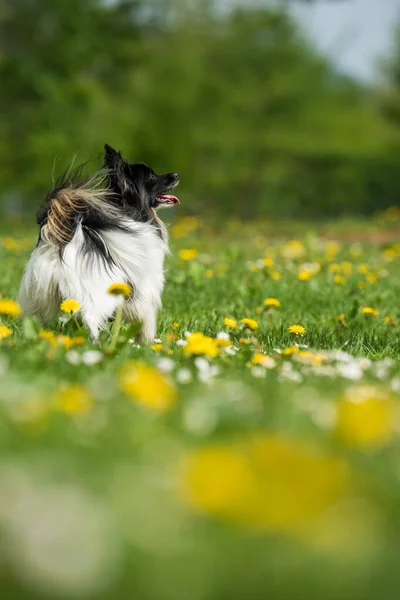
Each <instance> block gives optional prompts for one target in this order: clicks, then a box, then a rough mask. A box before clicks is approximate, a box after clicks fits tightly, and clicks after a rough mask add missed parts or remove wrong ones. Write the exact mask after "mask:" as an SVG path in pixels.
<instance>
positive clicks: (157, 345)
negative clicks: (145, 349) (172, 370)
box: [151, 343, 164, 352]
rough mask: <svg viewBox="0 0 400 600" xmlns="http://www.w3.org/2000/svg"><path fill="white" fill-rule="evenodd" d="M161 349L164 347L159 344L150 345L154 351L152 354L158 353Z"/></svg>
mask: <svg viewBox="0 0 400 600" xmlns="http://www.w3.org/2000/svg"><path fill="white" fill-rule="evenodd" d="M163 348H164V346H163V345H162V344H161V343H157V344H152V345H151V349H152V350H154V352H160V350H162V349H163Z"/></svg>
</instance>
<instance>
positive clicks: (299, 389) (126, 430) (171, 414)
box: [0, 218, 400, 600]
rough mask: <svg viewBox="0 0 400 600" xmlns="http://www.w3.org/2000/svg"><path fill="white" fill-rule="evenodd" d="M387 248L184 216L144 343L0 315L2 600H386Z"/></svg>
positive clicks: (395, 440)
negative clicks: (149, 339)
mask: <svg viewBox="0 0 400 600" xmlns="http://www.w3.org/2000/svg"><path fill="white" fill-rule="evenodd" d="M397 230H398V228H397V225H396V223H395V222H393V223H392V224H390V226H388V224H387V223H376V222H375V223H374V222H370V223H368V224H362V226H359V225H355V226H353V227H351V224H348V223H347V224H345V225H344V226H343V227H340V225H338V224H334V225H333V226H327V225H325V226H324V228H323V236H321V235H320V234H319V232H318V229H316V228H315V227H313V226H307V227H306V226H305V225H302V226H301V227H297V226H296V225H295V224H293V223H292V224H290V223H289V224H284V225H282V226H274V225H273V224H258V225H255V224H252V225H246V226H245V225H243V224H241V223H235V222H233V221H232V222H228V223H227V225H226V227H225V228H224V230H223V231H217V230H215V229H213V228H211V227H210V226H208V225H207V224H205V223H202V222H201V221H199V220H198V219H195V218H186V219H181V220H180V221H177V222H175V223H174V224H173V226H172V228H171V238H172V256H171V257H170V258H169V259H168V263H167V284H166V289H165V292H164V296H163V303H164V306H163V309H162V311H161V313H160V315H159V327H158V335H159V340H158V341H156V342H155V344H153V345H152V346H148V347H138V346H137V344H136V342H135V340H134V335H135V329H134V327H133V328H129V327H128V326H127V325H126V324H124V325H123V327H122V329H121V332H120V335H119V337H118V339H117V344H116V350H115V352H113V353H111V354H110V353H107V352H106V350H107V348H109V347H110V341H111V330H110V331H109V332H105V333H104V334H103V338H102V340H101V343H100V344H99V345H93V344H91V342H90V341H89V340H88V339H87V336H86V332H85V331H84V329H82V328H81V327H80V328H79V329H78V327H77V325H76V320H77V321H78V322H79V313H77V314H76V315H75V316H74V318H68V316H67V315H65V314H62V313H61V312H60V316H63V317H64V318H66V322H63V323H61V322H59V321H58V322H55V323H53V324H51V325H50V326H48V327H47V333H43V330H42V327H43V326H42V325H40V324H39V323H37V322H36V321H34V320H32V319H30V318H29V317H15V318H14V317H9V316H7V315H5V314H3V315H0V317H1V318H0V323H1V324H2V325H5V326H6V327H9V328H10V329H11V330H12V334H11V335H10V336H8V337H5V338H4V339H3V340H1V341H0V376H1V382H2V385H1V388H0V431H1V436H0V448H1V458H0V532H1V533H0V538H1V541H2V548H3V552H2V555H3V558H2V560H3V568H2V578H3V581H2V591H3V597H5V598H13V600H14V599H18V598H28V599H31V598H32V600H33V599H37V598H42V597H43V598H44V597H51V598H54V597H55V596H57V597H58V596H61V597H66V598H69V597H71V598H72V597H74V598H77V597H78V598H96V599H97V598H99V599H103V598H104V599H108V598H110V599H111V598H120V597H125V596H126V595H128V597H135V598H138V599H140V600H142V599H143V600H153V599H154V600H164V599H165V600H180V599H182V600H187V598H190V600H220V599H226V600H228V599H229V600H234V599H236V598H238V599H239V598H240V599H241V598H244V597H249V598H260V600H261V599H264V598H266V597H268V598H271V599H273V600H275V599H276V600H279V599H282V600H283V599H286V598H294V597H297V596H298V597H299V598H302V597H304V598H307V599H313V598H315V599H318V600H320V599H321V598H332V599H334V598H338V597H341V598H345V597H349V598H350V597H351V598H352V599H358V598H359V599H360V600H361V599H362V600H368V599H371V600H372V599H375V598H385V600H386V599H388V598H391V597H393V598H394V597H396V594H397V588H398V584H399V575H398V570H397V568H396V566H395V565H396V562H397V553H398V552H397V549H398V543H399V533H400V530H399V524H400V511H399V509H398V502H399V496H400V482H399V467H398V464H399V458H400V443H399V435H398V434H399V431H400V420H399V417H400V403H399V393H400V369H399V355H400V339H399V328H398V326H397V321H398V319H399V317H400V314H399V312H400V308H399V301H398V299H399V297H400V277H399V263H400V246H399V245H398V243H397V244H396V235H397ZM352 232H353V234H354V236H353V238H352ZM328 238H329V239H328ZM293 240H294V241H293ZM343 240H344V241H343ZM34 243H35V233H34V232H31V231H29V230H24V229H23V228H22V229H21V228H16V230H15V232H14V233H13V235H12V237H6V236H3V237H0V299H1V297H2V298H3V299H15V298H16V294H17V290H18V285H19V281H20V278H21V275H22V271H23V267H24V265H25V263H26V261H27V258H28V256H29V252H30V250H31V248H32V247H33V245H34ZM182 250H184V252H182ZM185 250H195V251H196V252H185ZM186 259H190V260H186ZM266 298H275V299H277V300H278V301H279V303H280V306H279V307H272V308H268V307H267V306H265V305H264V300H265V299H266ZM0 307H1V302H0ZM366 307H368V308H372V309H373V311H375V313H376V314H365V311H364V312H363V309H365V308H366ZM226 318H230V319H233V320H235V321H236V326H235V327H228V326H227V325H226V324H225V322H224V319H226ZM242 319H251V320H254V321H256V324H257V328H256V329H254V330H252V329H250V328H249V327H246V326H245V324H244V323H242V322H241V321H242ZM64 321H65V319H64ZM230 324H231V325H232V324H233V323H230ZM294 324H297V325H301V326H303V327H304V328H305V333H304V335H299V336H295V335H294V334H292V333H290V332H289V327H290V326H292V325H294ZM254 327H255V325H254ZM0 331H1V329H0ZM188 332H190V333H191V334H193V333H197V334H199V333H201V334H203V336H199V335H197V336H196V335H195V336H193V335H192V336H190V335H189V334H188ZM188 335H189V337H188ZM204 336H205V337H204ZM228 336H229V337H228ZM187 343H188V345H186V346H185V344H187Z"/></svg>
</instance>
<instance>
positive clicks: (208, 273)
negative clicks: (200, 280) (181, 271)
mask: <svg viewBox="0 0 400 600" xmlns="http://www.w3.org/2000/svg"><path fill="white" fill-rule="evenodd" d="M204 275H205V276H206V277H207V278H208V279H212V278H213V277H214V271H213V270H212V269H206V270H205V271H204Z"/></svg>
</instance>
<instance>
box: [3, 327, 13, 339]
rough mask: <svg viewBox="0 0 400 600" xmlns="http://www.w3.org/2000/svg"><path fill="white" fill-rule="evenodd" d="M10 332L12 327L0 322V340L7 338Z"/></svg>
mask: <svg viewBox="0 0 400 600" xmlns="http://www.w3.org/2000/svg"><path fill="white" fill-rule="evenodd" d="M12 334H13V332H12V329H10V328H9V327H7V326H6V325H1V324H0V340H4V338H7V337H9V336H10V335H12Z"/></svg>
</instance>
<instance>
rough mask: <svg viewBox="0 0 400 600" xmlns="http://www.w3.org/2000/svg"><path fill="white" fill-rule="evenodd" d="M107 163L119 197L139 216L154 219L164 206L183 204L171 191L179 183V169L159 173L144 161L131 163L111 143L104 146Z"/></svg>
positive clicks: (105, 162) (117, 199) (109, 178)
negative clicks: (155, 213) (155, 212)
mask: <svg viewBox="0 0 400 600" xmlns="http://www.w3.org/2000/svg"><path fill="white" fill-rule="evenodd" d="M104 150H105V154H104V167H105V168H106V169H107V172H108V181H109V188H110V190H111V191H112V192H113V194H114V196H115V198H116V201H117V202H118V203H121V204H122V206H123V207H124V208H126V209H127V210H131V211H133V212H134V213H135V215H136V218H140V219H142V220H148V219H151V218H152V216H153V215H154V210H155V209H157V208H159V207H161V206H173V205H174V204H179V200H178V198H177V197H176V196H173V195H171V194H167V192H168V191H169V190H171V189H173V188H174V187H176V186H177V185H178V183H179V176H178V174H177V173H165V174H164V175H156V173H154V171H153V169H151V168H150V167H148V166H147V165H145V164H144V163H128V162H127V161H126V160H125V159H124V158H123V157H122V156H121V153H120V152H118V151H117V150H114V148H111V146H109V145H108V144H106V145H105V146H104Z"/></svg>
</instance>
